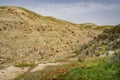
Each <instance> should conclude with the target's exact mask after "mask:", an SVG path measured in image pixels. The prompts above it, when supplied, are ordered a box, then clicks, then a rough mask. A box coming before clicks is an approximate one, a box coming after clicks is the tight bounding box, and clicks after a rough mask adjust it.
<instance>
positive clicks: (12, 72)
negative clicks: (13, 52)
mask: <svg viewBox="0 0 120 80" xmlns="http://www.w3.org/2000/svg"><path fill="white" fill-rule="evenodd" d="M63 64H66V63H63V62H59V63H46V64H39V65H38V66H36V67H35V68H33V69H32V70H30V72H36V71H40V70H44V69H45V68H47V67H49V66H57V65H63ZM28 70H29V67H25V68H20V67H15V66H10V67H8V68H6V69H1V70H0V80H12V79H14V78H15V77H17V76H19V75H21V74H23V73H24V72H27V71H28Z"/></svg>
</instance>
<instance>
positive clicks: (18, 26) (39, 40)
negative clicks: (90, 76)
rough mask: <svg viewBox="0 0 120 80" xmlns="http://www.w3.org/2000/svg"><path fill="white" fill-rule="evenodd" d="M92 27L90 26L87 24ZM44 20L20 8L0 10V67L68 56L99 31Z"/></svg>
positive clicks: (97, 29)
mask: <svg viewBox="0 0 120 80" xmlns="http://www.w3.org/2000/svg"><path fill="white" fill-rule="evenodd" d="M89 26H92V25H89ZM94 26H95V28H94V29H93V28H91V27H89V28H88V27H87V28H86V27H84V26H82V25H79V24H74V23H71V22H67V21H63V20H59V19H56V18H53V17H46V16H42V15H39V14H37V13H35V12H32V11H30V10H27V9H25V8H21V7H15V6H1V7H0V66H8V65H11V64H15V63H20V62H27V63H44V62H52V61H56V60H58V59H63V58H66V57H68V56H72V55H74V54H73V51H74V50H76V49H77V48H78V47H79V46H81V45H82V44H85V43H88V42H89V41H91V40H92V39H93V37H95V36H96V35H98V34H100V33H101V32H102V30H103V29H99V27H98V26H97V25H94Z"/></svg>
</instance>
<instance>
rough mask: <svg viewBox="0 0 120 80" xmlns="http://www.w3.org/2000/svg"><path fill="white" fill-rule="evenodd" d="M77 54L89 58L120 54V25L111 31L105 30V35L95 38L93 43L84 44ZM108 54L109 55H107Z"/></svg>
mask: <svg viewBox="0 0 120 80" xmlns="http://www.w3.org/2000/svg"><path fill="white" fill-rule="evenodd" d="M75 52H76V53H77V54H85V55H89V56H101V57H104V56H107V55H111V54H117V55H119V54H118V53H119V52H120V25H116V26H115V27H112V28H110V29H105V30H104V31H103V33H101V34H99V35H98V36H97V37H94V39H93V40H92V41H90V42H89V43H87V44H84V45H83V46H82V47H80V49H78V50H76V51H75ZM106 54H107V55H106Z"/></svg>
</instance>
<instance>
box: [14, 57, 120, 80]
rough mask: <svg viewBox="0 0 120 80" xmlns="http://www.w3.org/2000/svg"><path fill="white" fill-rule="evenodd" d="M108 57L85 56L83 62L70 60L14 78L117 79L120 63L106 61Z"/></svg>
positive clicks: (38, 79)
mask: <svg viewBox="0 0 120 80" xmlns="http://www.w3.org/2000/svg"><path fill="white" fill-rule="evenodd" d="M109 58H110V57H108V58H97V57H94V58H87V59H86V60H85V62H72V63H71V64H66V65H62V66H56V67H49V69H46V70H44V71H40V72H39V71H38V72H34V73H29V72H27V73H25V74H23V75H21V76H19V77H17V78H16V79H15V80H21V79H23V80H108V79H109V80H119V79H120V77H119V75H120V63H119V62H115V63H108V62H107V61H108V60H109Z"/></svg>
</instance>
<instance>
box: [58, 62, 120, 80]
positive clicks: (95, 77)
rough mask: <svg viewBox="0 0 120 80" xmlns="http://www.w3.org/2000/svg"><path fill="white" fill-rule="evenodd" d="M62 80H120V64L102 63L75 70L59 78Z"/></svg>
mask: <svg viewBox="0 0 120 80" xmlns="http://www.w3.org/2000/svg"><path fill="white" fill-rule="evenodd" d="M58 78H61V79H62V80H79V79H80V80H120V63H119V62H115V63H107V62H102V63H100V64H99V65H97V66H91V67H85V68H84V69H83V68H81V67H80V68H73V69H71V70H70V71H69V72H68V73H66V74H64V75H62V76H59V77H58Z"/></svg>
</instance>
